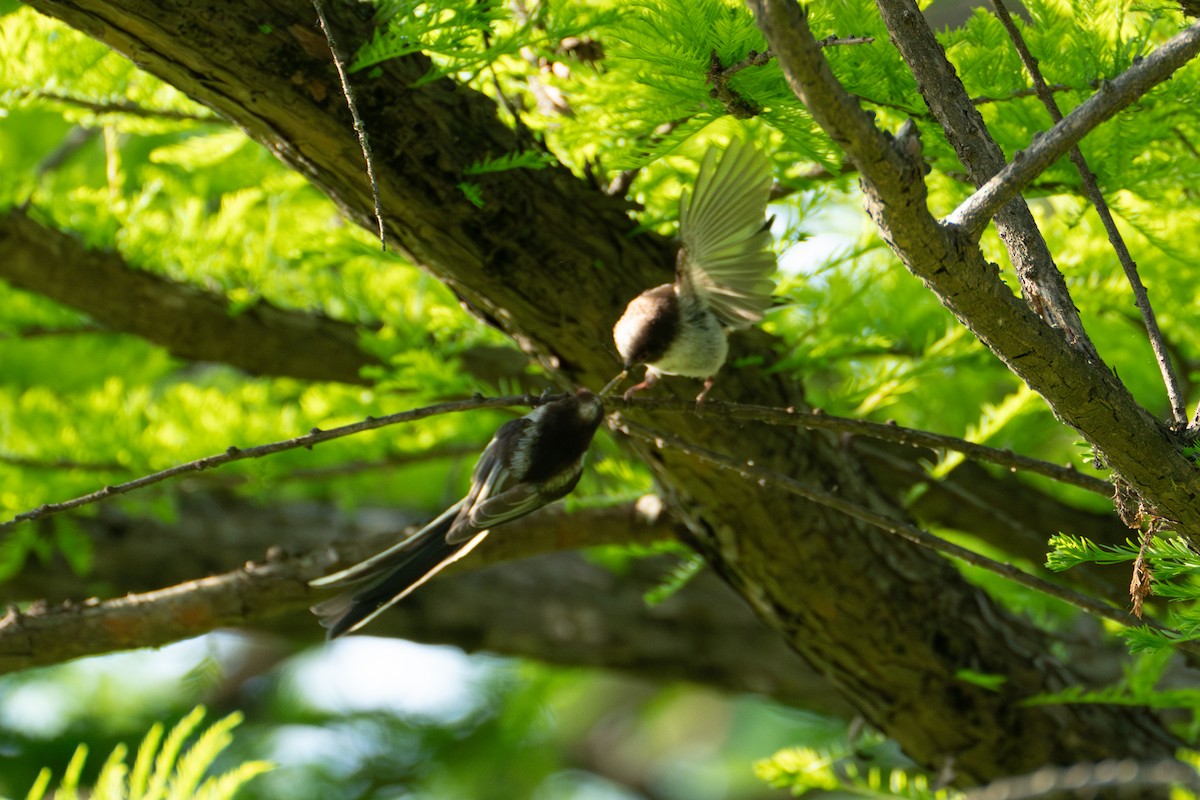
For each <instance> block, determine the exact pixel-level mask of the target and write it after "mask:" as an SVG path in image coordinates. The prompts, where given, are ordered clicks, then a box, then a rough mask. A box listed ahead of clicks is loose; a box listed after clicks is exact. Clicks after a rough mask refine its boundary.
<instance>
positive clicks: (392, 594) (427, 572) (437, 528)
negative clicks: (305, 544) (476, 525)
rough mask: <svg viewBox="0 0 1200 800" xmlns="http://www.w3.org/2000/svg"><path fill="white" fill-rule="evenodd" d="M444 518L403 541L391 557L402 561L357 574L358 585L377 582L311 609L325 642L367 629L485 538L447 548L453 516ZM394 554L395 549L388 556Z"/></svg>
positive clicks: (386, 562) (387, 562) (479, 535)
mask: <svg viewBox="0 0 1200 800" xmlns="http://www.w3.org/2000/svg"><path fill="white" fill-rule="evenodd" d="M443 517H444V519H443V518H442V517H439V520H442V522H441V524H438V525H429V526H426V527H425V529H423V530H422V531H421V532H420V533H419V534H417V536H414V537H412V538H410V539H406V540H405V541H404V542H403V543H402V544H404V545H406V547H405V548H404V549H403V550H402V551H399V552H394V553H393V555H394V556H402V557H400V558H398V559H397V558H394V557H393V558H391V559H385V560H383V561H377V560H376V561H375V564H374V568H373V569H371V570H368V571H363V572H359V573H358V577H359V579H360V582H362V581H366V580H368V579H370V578H376V580H374V581H372V582H370V583H367V584H366V585H364V586H360V587H358V588H353V589H350V590H349V591H347V592H344V593H342V594H340V595H338V596H337V597H333V598H330V599H329V600H325V601H323V602H321V603H318V604H317V605H315V606H313V607H312V611H313V613H314V614H316V615H317V617H319V618H320V621H321V625H322V626H323V627H325V628H328V629H329V633H328V634H327V638H329V639H336V638H338V637H339V636H342V635H344V634H347V633H350V632H352V631H356V630H358V629H359V628H361V627H362V626H364V625H366V624H367V623H368V622H370V621H371V620H373V619H374V618H375V617H377V616H378V615H379V614H381V613H383V612H384V611H386V610H387V609H388V608H390V607H391V606H392V605H394V604H395V603H397V602H398V601H400V600H401V599H403V598H404V597H406V596H407V595H408V594H409V593H411V592H412V591H413V590H414V589H416V588H417V587H418V586H420V585H421V584H423V583H425V581H427V580H429V579H430V578H432V577H433V576H434V575H435V574H437V573H438V572H439V571H441V570H442V569H443V568H444V567H446V566H447V565H448V564H451V563H453V562H454V561H457V560H458V559H460V558H462V557H463V556H465V555H466V554H467V553H469V552H470V551H471V550H472V549H473V548H474V547H475V545H477V544H479V542H480V541H482V539H483V537H484V536H486V535H487V531H486V530H485V531H480V532H479V533H477V534H476V535H475V536H474V537H473V538H471V539H469V540H467V541H465V542H462V543H460V544H448V543H447V542H446V532H447V530H449V528H450V523H451V521H452V520H453V516H446V515H443ZM417 540H419V541H417ZM393 551H395V548H393V549H392V550H391V551H388V552H390V553H391V552H393ZM381 555H383V554H381ZM378 558H379V557H378V556H376V559H378ZM373 560H375V559H373ZM364 563H365V562H364ZM352 569H353V568H352ZM339 574H340V573H339ZM380 576H382V577H380Z"/></svg>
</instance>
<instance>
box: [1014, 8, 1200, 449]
mask: <svg viewBox="0 0 1200 800" xmlns="http://www.w3.org/2000/svg"><path fill="white" fill-rule="evenodd" d="M992 6H993V7H994V8H995V9H996V16H997V17H999V19H1000V24H1002V25H1003V26H1004V29H1005V30H1006V31H1008V36H1009V38H1010V39H1012V42H1013V46H1014V47H1015V48H1016V49H1017V54H1018V55H1020V57H1021V63H1022V64H1024V65H1025V69H1026V71H1027V72H1029V77H1030V78H1031V79H1032V80H1033V88H1034V90H1035V91H1036V92H1037V96H1038V99H1040V100H1041V101H1042V105H1044V106H1045V107H1046V110H1047V111H1049V112H1050V118H1051V119H1053V120H1054V124H1056V125H1057V124H1058V123H1060V122H1062V119H1063V115H1062V111H1060V110H1059V108H1058V102H1057V101H1056V100H1055V99H1054V93H1053V92H1052V91H1051V90H1050V87H1049V86H1048V85H1047V84H1046V79H1045V78H1044V77H1043V76H1042V71H1041V68H1040V67H1039V66H1038V62H1037V59H1036V58H1034V56H1033V53H1032V52H1030V50H1029V46H1028V45H1027V44H1026V43H1025V37H1024V36H1022V35H1021V31H1020V30H1019V29H1018V28H1017V25H1016V23H1015V22H1013V18H1012V15H1011V14H1009V13H1008V8H1007V7H1006V6H1005V5H1004V0H992ZM1070 155H1071V163H1072V164H1074V165H1075V169H1076V170H1078V171H1079V178H1080V181H1081V183H1082V184H1083V192H1084V195H1085V196H1086V197H1087V199H1088V200H1090V201H1091V203H1092V205H1093V206H1095V208H1096V213H1097V214H1099V215H1100V221H1101V223H1103V224H1104V230H1105V232H1106V233H1107V234H1108V241H1109V243H1110V244H1111V245H1112V247H1113V250H1114V251H1115V252H1116V254H1117V260H1118V261H1120V262H1121V267H1122V269H1124V270H1125V277H1126V279H1128V281H1129V285H1130V286H1131V287H1132V288H1133V298H1134V303H1135V304H1136V305H1137V308H1138V311H1140V312H1141V314H1142V322H1143V324H1144V325H1145V326H1146V336H1147V337H1148V338H1149V339H1150V348H1151V349H1152V350H1153V351H1154V358H1155V360H1157V361H1158V369H1159V371H1160V372H1161V373H1162V377H1163V383H1164V384H1165V385H1166V388H1167V399H1168V400H1169V401H1170V403H1171V416H1172V418H1173V419H1174V420H1175V425H1176V426H1177V427H1179V428H1183V427H1185V426H1186V425H1187V411H1186V410H1185V409H1184V406H1183V393H1182V392H1181V391H1180V390H1179V378H1178V376H1176V374H1175V368H1174V366H1173V365H1172V364H1171V357H1170V355H1168V353H1167V347H1166V344H1165V343H1164V342H1163V335H1162V332H1161V331H1160V330H1159V328H1158V320H1157V319H1156V318H1155V316H1154V309H1153V307H1151V305H1150V297H1149V296H1148V295H1147V293H1146V287H1145V285H1144V284H1143V283H1142V279H1141V276H1140V275H1138V269H1137V264H1135V263H1134V261H1133V256H1132V255H1130V253H1129V248H1128V247H1127V246H1126V245H1125V239H1124V238H1123V237H1122V236H1121V232H1120V231H1119V230H1117V223H1116V222H1115V221H1114V220H1113V216H1112V212H1111V211H1110V210H1109V208H1108V201H1107V200H1105V199H1104V193H1103V192H1102V191H1100V185H1099V184H1098V183H1097V182H1096V175H1095V174H1094V173H1093V172H1092V170H1091V169H1090V168H1089V167H1088V165H1087V161H1086V159H1084V157H1083V153H1082V152H1081V151H1080V149H1079V146H1078V145H1075V146H1074V147H1072V148H1071V153H1070ZM1193 424H1200V407H1198V408H1197V409H1196V420H1195V422H1194V423H1193Z"/></svg>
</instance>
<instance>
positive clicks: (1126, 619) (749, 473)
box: [617, 418, 1200, 652]
mask: <svg viewBox="0 0 1200 800" xmlns="http://www.w3.org/2000/svg"><path fill="white" fill-rule="evenodd" d="M617 427H618V429H620V430H622V431H623V432H626V433H628V434H630V435H631V436H636V437H638V438H639V439H643V440H644V441H647V442H650V443H652V444H654V445H656V446H658V447H670V448H672V449H674V450H678V451H679V452H681V453H686V454H688V455H690V456H692V457H694V458H698V459H700V460H701V461H704V462H706V463H709V464H712V465H713V466H715V467H719V468H721V469H727V470H730V471H732V472H736V473H737V474H739V475H741V476H742V477H743V478H746V479H747V480H750V481H754V482H756V483H758V484H759V485H763V486H765V485H768V484H769V485H771V486H774V487H776V488H779V489H782V490H784V491H786V492H788V493H790V494H794V495H796V496H797V497H802V498H804V499H805V500H809V501H811V502H813V503H817V504H818V505H822V506H825V507H826V508H831V509H833V510H834V511H838V512H840V513H843V514H845V515H847V516H849V517H852V518H854V519H857V520H859V521H861V522H865V523H866V524H868V525H872V526H874V527H876V528H879V529H880V530H883V531H885V532H887V533H890V534H893V535H895V536H899V537H900V538H902V539H904V540H906V541H908V542H911V543H913V544H916V545H919V546H921V547H925V548H928V549H930V550H933V551H935V552H938V553H941V554H942V555H945V556H949V557H951V558H956V559H958V560H960V561H963V562H965V563H967V564H970V565H972V566H975V567H979V568H981V569H985V570H987V571H989V572H992V573H994V574H996V575H999V576H1001V577H1003V578H1007V579H1008V580H1010V581H1012V582H1013V583H1017V584H1019V585H1021V586H1024V587H1026V588H1027V589H1032V590H1034V591H1036V592H1041V593H1043V594H1045V595H1048V596H1050V597H1054V598H1056V599H1058V600H1061V601H1063V602H1064V603H1068V604H1069V605H1072V606H1074V607H1076V608H1078V609H1080V610H1081V611H1085V612H1087V613H1089V614H1092V615H1094V616H1097V617H1100V618H1102V619H1107V620H1112V621H1113V622H1116V623H1118V624H1119V625H1123V626H1126V627H1132V626H1134V625H1136V624H1138V623H1137V621H1135V620H1133V619H1132V616H1131V615H1130V613H1129V612H1128V611H1125V610H1122V609H1119V608H1114V607H1112V606H1109V605H1106V604H1104V603H1101V602H1100V601H1098V600H1096V599H1095V598H1092V597H1088V596H1087V595H1084V594H1080V593H1079V592H1076V591H1073V590H1071V589H1068V588H1066V587H1065V586H1059V585H1058V584H1055V583H1051V582H1050V581H1047V580H1043V579H1042V578H1038V577H1036V576H1034V575H1030V574H1028V573H1026V572H1023V571H1021V570H1020V569H1018V568H1017V567H1016V566H1014V565H1012V564H1005V563H1003V562H1000V561H996V560H994V559H991V558H988V557H987V556H983V555H980V554H979V553H976V552H974V551H972V550H968V549H967V548H965V547H962V546H960V545H957V544H954V543H952V542H948V541H946V540H944V539H940V538H938V537H937V536H934V535H933V534H931V533H929V532H927V531H924V530H922V529H921V528H918V527H917V526H915V525H912V524H910V523H908V522H905V521H903V520H899V519H893V518H892V517H888V516H885V515H883V514H878V513H876V512H874V511H871V510H869V509H866V508H864V507H862V506H860V505H858V504H857V503H852V502H850V501H848V500H843V499H842V498H840V497H837V496H836V495H833V494H830V493H829V492H826V491H825V490H824V489H819V488H815V487H812V486H808V485H806V484H804V483H802V482H800V481H798V480H796V479H795V478H791V477H789V476H787V475H783V474H781V473H778V472H775V471H773V470H769V469H765V468H763V467H758V466H754V465H752V464H748V463H745V462H741V461H737V460H735V459H733V458H730V457H729V456H725V455H722V454H720V453H716V452H713V451H712V450H707V449H705V448H702V447H697V446H696V445H693V444H690V443H688V442H685V441H683V440H682V439H679V438H678V437H676V436H673V435H671V434H667V433H662V432H658V431H653V430H651V429H649V428H645V427H643V426H641V425H638V424H637V423H634V422H630V421H629V420H627V419H624V418H622V419H621V420H620V421H619V422H618V423H617ZM1141 622H1142V623H1144V624H1147V625H1150V626H1152V627H1155V628H1158V629H1160V630H1163V631H1168V632H1173V631H1171V629H1169V628H1167V627H1166V626H1165V625H1163V624H1162V623H1159V622H1155V621H1153V620H1151V619H1150V618H1149V617H1147V618H1146V619H1143V620H1141ZM1179 646H1180V647H1181V648H1183V649H1186V650H1188V651H1192V652H1200V643H1196V642H1181V643H1179Z"/></svg>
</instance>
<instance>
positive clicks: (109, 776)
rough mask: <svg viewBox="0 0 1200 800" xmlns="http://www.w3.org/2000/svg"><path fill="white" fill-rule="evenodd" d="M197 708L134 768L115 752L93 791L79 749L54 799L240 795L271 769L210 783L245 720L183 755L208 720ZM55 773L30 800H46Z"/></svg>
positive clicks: (205, 734)
mask: <svg viewBox="0 0 1200 800" xmlns="http://www.w3.org/2000/svg"><path fill="white" fill-rule="evenodd" d="M204 713H205V712H204V709H203V708H197V709H195V710H194V711H192V713H190V714H188V715H187V716H186V717H184V718H183V719H182V720H180V721H179V724H178V725H176V726H175V727H174V728H172V729H171V731H170V733H168V734H167V736H166V739H163V727H162V725H161V724H155V725H154V726H153V727H152V728H151V729H150V732H149V733H148V734H146V738H145V739H144V740H143V741H142V744H141V747H139V748H138V752H137V757H136V759H135V760H134V763H133V766H132V768H130V766H129V765H128V764H127V763H126V760H125V759H126V755H127V750H126V748H125V747H124V745H120V746H118V747H116V748H115V749H114V750H113V752H112V754H111V755H109V757H108V759H106V760H105V762H104V766H103V767H101V769H100V774H99V777H98V778H97V779H96V782H95V785H94V786H93V787H91V788H90V789H87V788H86V787H83V786H82V785H81V783H80V776H81V774H82V772H83V767H84V763H85V761H86V760H87V747H86V746H83V745H80V747H79V749H77V750H76V751H75V756H74V757H73V758H72V759H71V762H70V763H69V764H68V765H67V768H66V770H65V772H64V773H63V777H62V780H61V781H60V783H59V787H58V789H57V790H56V791H55V793H54V795H53V797H54V798H55V800H76V798H79V797H81V796H82V797H88V798H91V800H230V798H232V797H234V796H235V795H236V794H237V792H238V789H240V788H241V787H242V786H243V785H244V784H246V783H247V782H249V781H250V780H252V779H253V778H255V777H256V776H258V775H261V774H263V773H264V772H268V771H270V770H271V769H272V765H271V764H269V763H267V762H265V761H246V762H243V763H241V764H239V765H238V766H237V767H235V768H233V769H231V770H230V771H228V772H225V773H223V774H220V775H212V776H208V777H206V774H207V773H208V772H209V770H210V768H211V766H212V764H213V762H214V761H216V759H217V756H218V755H220V753H221V751H223V750H225V749H226V748H227V747H228V746H229V744H230V743H231V742H232V741H233V735H232V731H233V729H234V728H235V727H237V725H238V724H239V723H240V722H241V720H242V715H241V714H240V713H234V714H230V715H229V716H227V717H225V718H224V719H222V720H219V721H217V722H215V723H213V724H212V725H210V726H209V727H208V728H206V729H204V730H203V731H200V732H199V736H197V737H196V739H195V741H193V742H192V744H191V745H190V746H189V747H188V748H187V749H186V750H185V749H184V745H185V743H187V741H188V739H189V738H190V737H191V736H192V734H193V733H196V731H197V728H198V727H199V725H200V722H201V721H202V720H203V718H204ZM52 777H53V776H52V773H51V771H50V770H49V769H44V770H42V772H41V774H40V775H39V776H38V779H37V782H36V783H35V784H34V786H33V788H31V789H30V790H29V794H28V795H26V800H45V798H47V794H46V792H47V790H48V789H49V788H50V782H51V780H52Z"/></svg>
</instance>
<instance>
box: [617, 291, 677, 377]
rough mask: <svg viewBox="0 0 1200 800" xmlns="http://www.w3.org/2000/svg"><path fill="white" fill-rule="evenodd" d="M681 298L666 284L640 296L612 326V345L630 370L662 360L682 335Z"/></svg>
mask: <svg viewBox="0 0 1200 800" xmlns="http://www.w3.org/2000/svg"><path fill="white" fill-rule="evenodd" d="M679 324H680V312H679V295H677V294H676V293H675V285H674V284H672V283H666V284H663V285H662V286H657V287H655V288H653V289H647V290H646V291H644V292H642V293H641V294H639V295H638V296H637V297H635V298H633V300H631V301H629V305H628V306H626V308H625V313H624V314H622V315H621V318H620V319H619V320H617V324H616V325H614V326H613V341H614V342H615V343H616V345H617V351H618V352H619V353H620V354H621V358H622V359H623V360H624V362H625V368H626V369H628V368H629V367H632V366H634V365H636V364H649V363H653V362H655V361H657V360H658V359H660V358H662V356H663V354H664V353H666V352H667V348H668V347H670V346H671V342H672V341H673V340H674V339H675V336H676V335H677V334H678V333H679Z"/></svg>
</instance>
